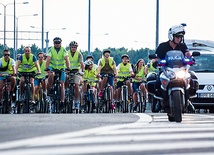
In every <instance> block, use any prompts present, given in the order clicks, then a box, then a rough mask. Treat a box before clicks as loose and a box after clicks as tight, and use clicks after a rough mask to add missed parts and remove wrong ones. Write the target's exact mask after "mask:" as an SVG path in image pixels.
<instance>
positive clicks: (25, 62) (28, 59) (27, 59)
mask: <svg viewBox="0 0 214 155" xmlns="http://www.w3.org/2000/svg"><path fill="white" fill-rule="evenodd" d="M36 70H37V71H38V74H41V71H40V67H39V65H38V63H37V59H36V57H35V55H33V54H32V53H31V48H30V46H26V47H25V48H24V54H22V55H21V56H20V57H19V60H18V62H17V66H16V71H18V72H20V73H22V72H24V73H35V72H36ZM24 82H25V77H24V76H22V77H21V78H20V90H21V94H23V90H24V89H23V88H24ZM30 83H31V87H32V89H31V92H32V103H35V100H34V95H35V89H34V77H31V78H30ZM22 99H23V98H22Z"/></svg>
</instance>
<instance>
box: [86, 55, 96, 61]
mask: <svg viewBox="0 0 214 155" xmlns="http://www.w3.org/2000/svg"><path fill="white" fill-rule="evenodd" d="M89 58H91V59H92V60H94V57H93V56H92V55H88V56H87V57H86V60H87V59H89Z"/></svg>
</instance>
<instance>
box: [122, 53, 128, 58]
mask: <svg viewBox="0 0 214 155" xmlns="http://www.w3.org/2000/svg"><path fill="white" fill-rule="evenodd" d="M124 57H127V58H128V59H129V56H128V55H127V54H123V55H122V56H121V59H123V58H124Z"/></svg>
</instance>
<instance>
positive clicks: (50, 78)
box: [47, 72, 54, 93]
mask: <svg viewBox="0 0 214 155" xmlns="http://www.w3.org/2000/svg"><path fill="white" fill-rule="evenodd" d="M53 82H54V73H53V72H48V80H47V91H48V93H49V92H50V89H51V88H52V86H53Z"/></svg>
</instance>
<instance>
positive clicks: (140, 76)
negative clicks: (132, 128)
mask: <svg viewBox="0 0 214 155" xmlns="http://www.w3.org/2000/svg"><path fill="white" fill-rule="evenodd" d="M145 76H146V73H145V62H144V60H143V59H139V60H138V61H137V63H136V65H135V77H134V78H133V79H132V89H133V101H134V111H136V108H137V106H136V103H137V89H138V88H139V87H140V90H141V91H142V93H143V94H144V97H146V96H145V95H146V93H147V91H146V87H145V81H146V78H145Z"/></svg>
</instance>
